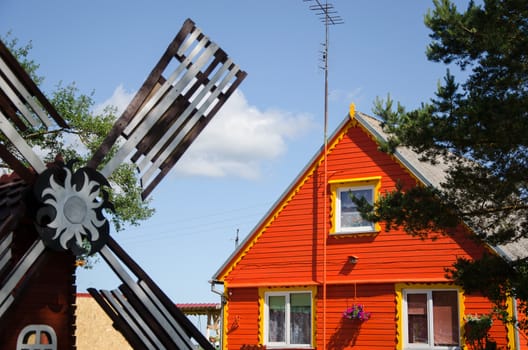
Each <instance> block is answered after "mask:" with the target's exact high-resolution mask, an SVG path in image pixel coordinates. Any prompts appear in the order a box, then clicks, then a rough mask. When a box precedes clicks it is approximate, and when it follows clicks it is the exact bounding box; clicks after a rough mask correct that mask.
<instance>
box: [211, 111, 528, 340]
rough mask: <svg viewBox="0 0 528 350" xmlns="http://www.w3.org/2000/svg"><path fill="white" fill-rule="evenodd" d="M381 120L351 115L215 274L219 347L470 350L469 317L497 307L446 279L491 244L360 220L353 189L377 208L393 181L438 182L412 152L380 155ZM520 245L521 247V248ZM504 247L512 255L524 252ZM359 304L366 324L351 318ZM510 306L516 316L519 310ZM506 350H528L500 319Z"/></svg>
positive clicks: (495, 330) (496, 325) (438, 174)
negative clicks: (219, 293)
mask: <svg viewBox="0 0 528 350" xmlns="http://www.w3.org/2000/svg"><path fill="white" fill-rule="evenodd" d="M384 136H385V135H384V134H383V132H382V130H381V128H380V125H379V121H378V120H376V119H374V118H372V117H369V116H367V115H364V114H361V113H355V111H354V110H353V108H351V112H350V115H349V116H348V117H347V118H346V119H345V120H344V121H343V123H342V124H341V125H340V126H339V127H338V129H337V130H336V132H335V133H334V134H333V135H332V136H331V137H330V138H329V141H328V144H327V146H326V147H323V148H322V149H321V150H320V151H319V152H318V153H317V154H316V155H315V156H314V158H313V159H312V160H311V162H310V163H309V164H308V165H307V166H306V167H305V168H304V169H303V170H302V171H301V173H300V174H299V176H298V177H297V178H296V179H295V180H294V181H293V183H292V184H291V185H290V187H289V188H288V189H287V190H286V191H285V192H284V194H283V195H282V197H281V198H279V200H278V201H277V202H276V203H275V205H274V206H273V207H272V208H271V209H270V211H269V212H268V214H267V215H266V216H265V217H264V218H263V219H262V220H261V221H260V222H259V223H258V224H257V226H256V227H255V229H254V230H253V231H252V232H251V233H250V234H249V235H248V236H247V238H246V239H245V240H244V241H243V242H242V244H240V245H239V246H238V248H237V250H236V251H235V252H234V253H233V254H232V255H231V256H230V257H229V258H228V260H227V261H226V262H225V263H224V265H223V266H221V267H220V269H219V270H218V271H217V272H216V273H215V275H214V276H213V281H212V283H213V284H223V288H224V297H225V306H224V310H223V343H222V348H223V349H229V350H235V349H237V350H238V349H249V348H264V347H265V348H267V349H377V350H381V349H387V350H389V349H391V350H392V349H463V348H467V346H466V344H465V338H464V316H465V315H468V314H488V313H490V311H491V309H492V304H491V303H490V301H489V300H487V299H486V298H484V297H482V296H480V295H474V294H471V295H468V294H466V293H464V291H463V290H462V289H461V288H460V287H458V286H456V285H454V284H453V283H451V281H450V280H448V279H447V278H446V273H445V268H446V267H450V266H451V265H452V264H453V262H455V260H456V259H457V257H467V258H478V257H480V256H481V255H482V254H483V253H484V252H486V251H492V252H495V253H498V252H499V250H497V249H493V248H491V247H485V246H482V245H480V244H479V243H477V242H476V241H475V240H473V239H472V238H471V235H472V233H471V232H469V231H468V230H467V229H466V228H465V227H464V226H462V225H461V226H460V229H459V230H458V231H457V232H456V234H454V235H453V236H438V238H437V239H436V240H434V241H433V240H421V239H420V238H415V237H411V236H409V235H407V234H406V233H405V232H403V231H400V230H392V231H390V232H387V231H385V229H384V227H383V225H374V224H372V223H370V222H368V221H365V220H362V219H361V217H360V215H359V213H358V212H357V210H356V208H355V206H354V205H353V203H351V200H350V199H349V198H350V196H349V192H350V191H352V193H354V194H355V195H356V196H361V197H365V198H366V199H367V200H375V199H376V197H377V196H378V195H379V194H380V193H383V192H384V191H387V190H391V189H393V188H394V187H395V185H396V183H397V182H400V183H401V184H403V185H404V186H411V185H414V184H416V183H421V184H424V185H429V184H431V185H438V184H439V183H440V181H441V180H442V176H443V175H442V174H443V171H442V169H441V168H438V167H433V166H432V165H430V164H425V163H421V162H419V161H418V156H417V154H415V153H413V152H411V151H410V150H407V149H401V150H398V152H396V153H395V154H394V155H392V156H391V155H388V154H386V153H383V152H381V151H379V150H378V140H380V139H383V137H384ZM519 244H521V245H523V244H525V245H523V246H519ZM519 244H518V245H517V246H508V247H502V249H501V250H500V253H501V254H503V255H504V257H505V258H508V257H509V256H512V255H513V254H515V253H519V252H521V251H524V252H525V253H524V254H526V251H528V249H526V248H527V247H528V244H526V242H523V243H519ZM359 305H361V307H363V311H364V312H369V313H370V315H368V314H367V315H365V314H364V315H363V318H368V316H370V318H369V319H368V320H366V321H365V320H364V321H362V320H357V319H349V318H345V317H344V312H345V311H346V310H350V309H351V308H353V307H354V306H356V307H358V306H359ZM515 305H516V304H515V303H514V302H512V303H510V312H511V313H512V314H513V313H515V312H516V309H515V308H516V306H515ZM488 333H489V339H490V340H491V341H494V342H496V344H497V346H498V348H500V349H528V346H527V345H526V343H527V340H526V339H525V338H523V336H522V334H520V333H519V331H517V330H516V329H515V328H514V327H513V326H511V325H505V324H503V323H501V322H500V321H499V320H496V319H494V322H493V326H492V327H491V329H490V330H489V332H488Z"/></svg>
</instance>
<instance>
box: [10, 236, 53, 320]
mask: <svg viewBox="0 0 528 350" xmlns="http://www.w3.org/2000/svg"><path fill="white" fill-rule="evenodd" d="M44 250H45V246H44V242H43V241H42V240H41V239H37V240H35V242H34V243H33V244H32V245H31V247H30V248H29V249H28V250H27V252H26V253H25V254H24V256H23V257H22V258H21V259H20V260H19V261H18V263H17V264H16V266H15V267H14V268H13V269H12V270H11V271H10V272H9V275H8V276H7V277H6V278H5V279H4V280H3V281H2V284H0V319H1V318H2V316H3V315H4V313H5V312H6V311H7V310H8V309H9V307H10V306H11V304H12V303H13V301H14V300H15V295H16V290H17V288H19V287H20V286H21V284H23V283H22V281H23V280H26V279H28V278H29V276H30V275H31V273H30V270H31V271H34V270H35V266H36V265H37V263H38V261H39V260H40V258H41V257H42V253H44Z"/></svg>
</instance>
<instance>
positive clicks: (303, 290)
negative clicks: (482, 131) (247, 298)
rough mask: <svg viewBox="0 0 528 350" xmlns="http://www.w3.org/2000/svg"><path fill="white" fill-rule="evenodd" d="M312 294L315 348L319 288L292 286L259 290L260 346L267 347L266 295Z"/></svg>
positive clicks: (312, 342)
mask: <svg viewBox="0 0 528 350" xmlns="http://www.w3.org/2000/svg"><path fill="white" fill-rule="evenodd" d="M306 292H310V293H311V297H312V308H311V313H312V335H311V347H312V348H313V347H315V344H316V343H315V341H316V339H315V330H316V323H315V322H316V317H315V313H316V310H317V307H316V306H317V305H316V302H317V286H302V287H301V286H299V287H297V286H292V287H263V288H259V291H258V294H259V299H258V304H259V332H258V342H259V344H260V345H266V339H265V327H266V309H265V306H266V294H267V293H306Z"/></svg>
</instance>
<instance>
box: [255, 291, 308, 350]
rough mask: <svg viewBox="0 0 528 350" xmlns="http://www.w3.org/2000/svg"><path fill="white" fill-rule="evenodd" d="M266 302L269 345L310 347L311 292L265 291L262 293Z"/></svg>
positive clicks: (266, 331)
mask: <svg viewBox="0 0 528 350" xmlns="http://www.w3.org/2000/svg"><path fill="white" fill-rule="evenodd" d="M265 302H266V304H265V311H266V315H265V317H266V323H265V334H266V344H267V345H268V346H271V347H273V346H281V347H288V346H292V347H310V346H311V339H312V293H311V292H305V291H303V292H268V293H266V294H265Z"/></svg>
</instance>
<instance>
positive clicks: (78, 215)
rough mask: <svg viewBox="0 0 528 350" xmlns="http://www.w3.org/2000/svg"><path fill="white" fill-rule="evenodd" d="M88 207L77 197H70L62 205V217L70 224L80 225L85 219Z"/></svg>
mask: <svg viewBox="0 0 528 350" xmlns="http://www.w3.org/2000/svg"><path fill="white" fill-rule="evenodd" d="M87 210H88V206H87V205H86V202H85V201H84V200H82V199H81V198H79V197H78V196H72V197H70V198H68V199H67V200H66V203H64V217H65V218H66V219H67V220H68V221H69V222H70V223H72V224H80V223H82V222H83V221H84V219H85V218H86V214H87Z"/></svg>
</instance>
